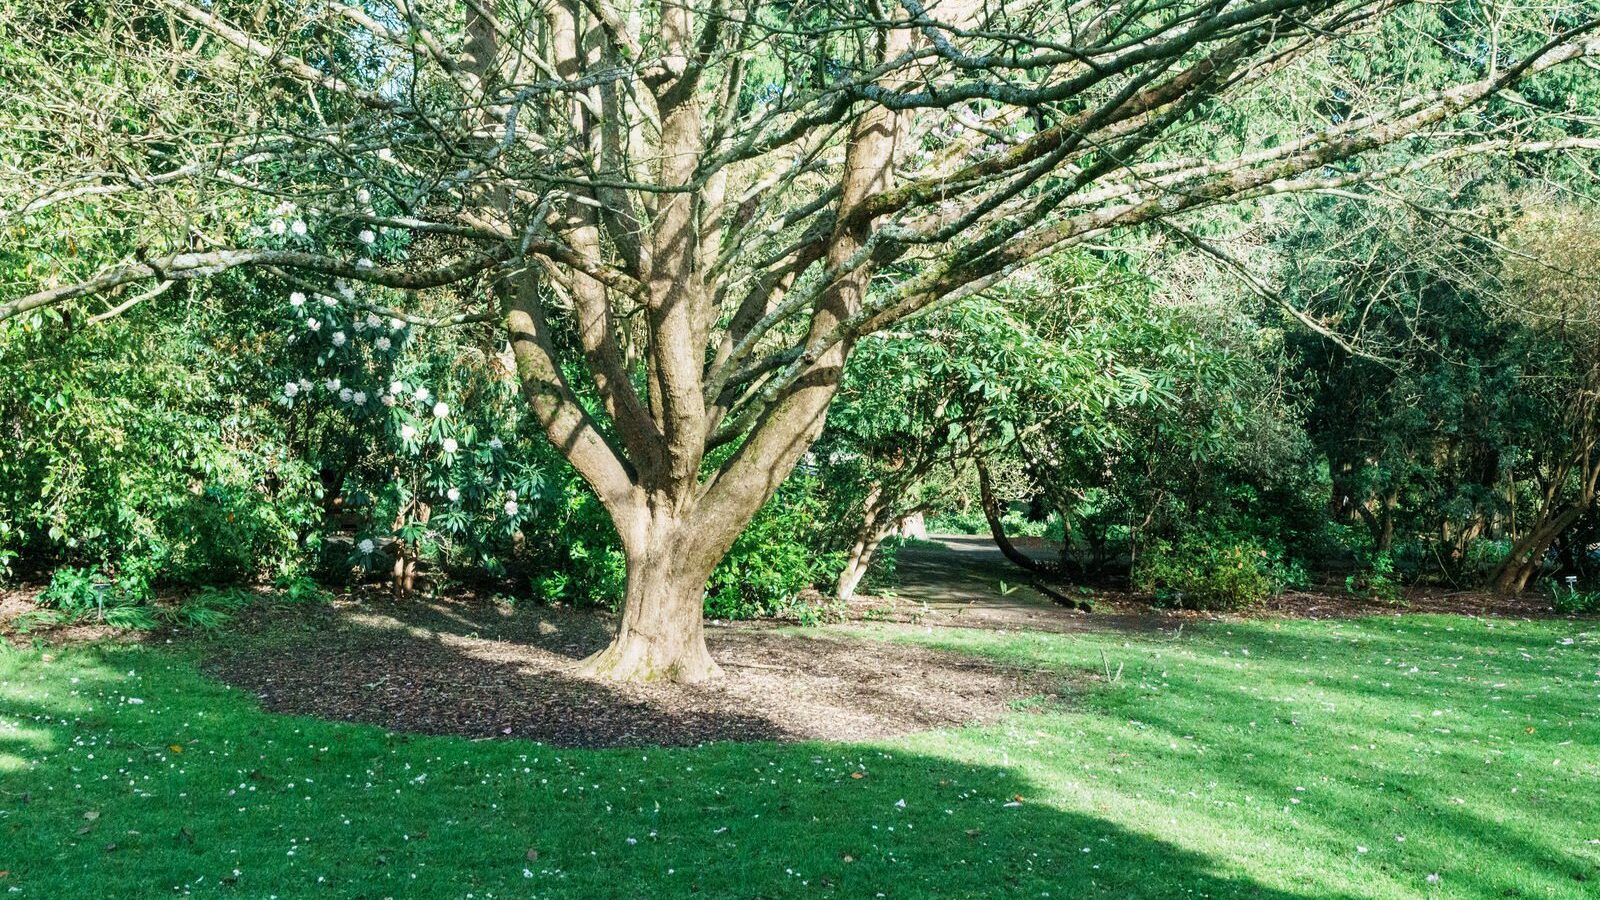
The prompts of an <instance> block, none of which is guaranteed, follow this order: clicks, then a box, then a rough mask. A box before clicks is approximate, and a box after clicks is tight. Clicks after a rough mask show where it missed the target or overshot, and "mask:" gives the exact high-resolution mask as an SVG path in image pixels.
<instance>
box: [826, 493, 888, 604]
mask: <svg viewBox="0 0 1600 900" xmlns="http://www.w3.org/2000/svg"><path fill="white" fill-rule="evenodd" d="M887 512H888V502H887V501H886V499H885V497H884V491H883V487H882V486H881V485H877V484H875V485H873V486H872V489H871V490H870V491H868V493H867V499H866V502H865V503H864V504H863V511H862V517H861V527H859V528H857V529H856V539H855V540H854V541H853V542H852V543H851V544H850V554H849V556H848V557H847V558H846V559H845V563H844V571H842V572H840V573H839V580H838V581H837V582H835V584H834V588H833V594H834V596H836V597H838V598H839V599H840V600H849V599H850V598H852V597H854V596H855V595H856V588H857V587H859V586H860V585H861V579H862V578H863V577H865V576H866V574H867V569H868V567H870V566H871V565H872V554H873V553H875V552H877V549H878V544H880V543H882V541H883V537H884V533H885V531H886V529H885V528H884V526H883V523H884V520H885V519H887V518H888V516H887Z"/></svg>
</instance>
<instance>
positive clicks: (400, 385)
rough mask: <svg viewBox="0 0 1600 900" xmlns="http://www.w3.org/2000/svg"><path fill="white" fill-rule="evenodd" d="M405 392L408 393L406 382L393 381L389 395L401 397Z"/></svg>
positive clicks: (390, 383) (390, 384)
mask: <svg viewBox="0 0 1600 900" xmlns="http://www.w3.org/2000/svg"><path fill="white" fill-rule="evenodd" d="M405 392H406V383H405V382H404V381H391V382H389V393H391V394H394V395H395V396H399V395H400V394H404V393H405Z"/></svg>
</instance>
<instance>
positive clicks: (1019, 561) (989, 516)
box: [973, 459, 1061, 576]
mask: <svg viewBox="0 0 1600 900" xmlns="http://www.w3.org/2000/svg"><path fill="white" fill-rule="evenodd" d="M973 462H974V465H976V466H977V469H978V505H979V506H982V507H983V517H984V519H986V520H987V521H988V522H989V533H990V534H991V535H992V536H993V537H994V545H995V546H996V547H999V548H1000V553H1001V555H1002V556H1004V557H1005V558H1006V559H1009V560H1011V562H1013V563H1015V564H1016V565H1017V566H1019V567H1021V568H1023V569H1026V570H1027V571H1029V572H1035V573H1037V574H1040V575H1051V576H1057V575H1060V574H1061V571H1060V570H1059V569H1057V568H1056V567H1055V566H1051V565H1048V564H1046V563H1042V562H1039V561H1038V560H1036V559H1034V558H1033V557H1031V556H1029V555H1028V554H1026V553H1023V552H1022V551H1021V550H1020V549H1018V548H1017V545H1016V544H1013V543H1011V538H1010V537H1008V536H1006V526H1005V520H1004V516H1005V510H1004V509H1003V508H1002V507H1001V505H1000V500H999V498H998V497H996V496H995V495H994V484H993V482H991V481H990V479H989V467H988V466H987V465H985V464H984V462H983V460H982V459H977V460H974V461H973Z"/></svg>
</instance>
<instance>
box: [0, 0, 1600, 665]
mask: <svg viewBox="0 0 1600 900" xmlns="http://www.w3.org/2000/svg"><path fill="white" fill-rule="evenodd" d="M72 12H73V15H74V18H73V20H72V21H71V22H69V23H68V24H69V28H68V29H67V36H66V37H57V36H56V34H55V32H54V31H53V29H55V28H57V27H58V26H59V25H60V24H61V20H62V15H61V14H60V13H59V12H54V11H44V12H41V11H39V10H37V9H35V8H34V7H33V6H32V5H26V6H24V7H23V8H22V9H21V10H20V11H13V12H12V13H11V14H10V18H9V20H8V22H9V27H10V33H12V34H17V33H20V34H21V35H22V38H23V40H24V41H26V42H28V43H31V44H37V45H39V46H41V47H42V48H43V49H42V50H39V51H35V52H33V53H31V54H29V55H28V56H26V57H25V58H24V61H23V63H22V64H20V65H18V66H15V68H18V69H20V70H21V71H19V72H17V73H16V75H17V77H16V78H15V79H14V83H15V84H16V85H17V86H18V87H19V88H20V91H19V92H18V94H19V95H20V96H21V97H24V98H27V99H26V100H25V101H24V102H21V103H15V104H10V105H9V106H8V108H7V111H6V113H5V119H6V120H5V121H4V122H3V123H0V125H4V126H5V127H6V128H7V129H8V130H10V129H13V128H15V129H18V130H19V131H20V132H21V133H22V134H23V135H24V136H25V137H24V139H23V141H22V142H21V143H22V145H23V149H22V150H21V152H20V153H19V154H18V156H17V157H16V159H14V160H13V161H11V162H8V168H9V169H10V170H11V171H12V172H14V173H15V175H14V177H12V178H10V179H8V180H10V181H11V182H13V183H12V184H11V185H10V186H9V187H8V190H7V193H6V198H7V199H6V201H5V207H4V208H5V212H4V213H3V215H4V221H5V222H6V223H7V224H8V225H10V224H12V223H19V222H20V223H22V224H23V225H26V223H27V222H28V221H30V220H31V217H34V216H40V215H46V216H49V215H61V214H64V212H65V211H67V210H78V209H90V210H95V211H96V212H94V213H92V214H90V213H84V214H85V215H94V216H101V217H104V218H105V219H106V220H108V221H116V222H119V223H120V226H119V227H120V228H122V229H123V233H122V235H121V236H120V240H118V241H116V242H109V243H108V244H107V246H108V247H112V248H123V250H122V252H121V253H119V254H117V255H118V256H120V258H118V259H111V258H96V259H92V260H81V259H65V258H62V257H60V256H57V257H56V258H55V259H56V262H54V263H53V264H52V266H51V267H50V270H49V271H45V272H36V273H34V276H35V277H34V278H33V279H32V281H33V284H32V285H30V286H29V287H28V288H25V289H23V290H21V291H17V292H10V296H9V299H6V300H4V301H0V320H6V319H11V318H15V317H17V316H19V315H27V314H29V313H32V312H36V311H38V310H40V309H43V308H45V307H49V306H54V305H58V304H63V303H66V304H76V303H90V304H91V305H92V304H93V303H95V302H109V303H118V302H126V301H118V300H117V299H115V296H116V295H118V292H119V291H122V290H124V289H133V288H135V287H136V286H145V285H154V286H156V287H160V285H162V284H165V283H168V282H172V283H177V282H183V281H189V280H193V279H196V278H200V277H205V276H213V275H216V274H218V273H221V272H225V271H229V270H233V269H238V268H241V267H252V268H255V269H259V270H262V271H265V272H268V273H271V272H273V271H283V272H287V273H293V275H294V277H296V278H299V279H307V280H314V281H317V282H318V283H319V284H321V285H322V287H321V289H320V291H319V293H320V294H322V295H325V296H332V297H337V296H338V293H339V292H338V291H337V289H336V287H335V286H334V284H333V282H334V281H335V280H336V279H345V280H347V281H350V282H359V283H364V284H367V285H370V286H372V289H373V291H374V292H375V295H376V296H375V300H374V302H379V303H381V305H383V306H385V307H389V308H393V307H396V306H404V305H405V304H407V303H409V302H411V297H412V296H413V295H414V294H415V292H421V291H439V292H441V293H442V294H443V295H445V296H447V297H450V298H452V300H453V301H454V302H456V303H458V304H460V306H461V308H462V312H463V314H472V315H479V314H492V315H494V316H496V317H498V319H499V320H500V321H501V323H502V324H503V327H504V334H505V336H506V339H507V340H508V342H509V344H510V347H511V350H512V351H513V353H514V355H515V359H516V366H517V373H518V377H519V379H520V381H521V384H522V388H523V393H524V396H525V398H526V401H527V403H528V406H529V409H530V411H531V413H532V415H533V416H534V417H535V418H536V419H537V420H538V422H539V423H540V425H541V426H542V428H543V430H544V432H545V434H546V435H547V437H548V438H549V439H550V441H551V442H552V444H553V445H554V446H556V447H557V448H558V449H559V450H560V452H561V453H562V454H563V455H564V456H565V457H566V459H567V460H568V461H569V462H570V463H571V464H572V465H573V467H574V468H576V470H577V471H578V472H579V473H580V474H581V475H582V477H583V478H584V479H585V480H586V481H587V482H588V484H589V485H590V486H591V487H592V488H593V490H594V492H595V495H596V496H597V497H598V498H599V501H600V503H601V504H602V505H603V506H604V507H605V509H606V511H607V513H608V514H609V515H610V517H611V519H612V521H613V522H614V524H615V526H616V529H617V532H618V535H619V537H620V540H621V544H622V550H623V554H624V557H625V560H626V567H627V587H626V596H625V598H624V603H623V609H622V616H621V624H620V628H619V633H618V635H617V639H616V640H615V642H614V643H613V644H612V645H611V646H610V647H608V648H607V649H606V650H604V651H602V652H601V653H599V654H597V655H596V656H595V657H593V658H592V659H591V660H589V661H588V664H587V666H586V668H587V670H588V671H589V672H590V673H592V674H595V675H599V676H604V677H610V678H620V679H638V678H672V679H681V680H696V679H700V678H704V677H708V676H710V675H712V674H715V672H716V666H715V663H714V662H712V660H711V658H710V656H709V654H708V653H707V652H706V650H705V645H704V640H703V633H702V624H701V606H702V603H701V601H702V596H703V593H704V587H705V584H706V580H707V578H708V577H709V576H710V574H711V572H712V570H713V568H714V567H715V565H716V563H717V561H718V560H719V559H720V558H721V557H722V556H723V555H724V554H725V553H726V552H727V550H728V549H729V547H730V546H732V544H733V543H734V541H735V539H736V538H737V536H738V534H739V532H740V530H741V529H742V528H743V527H744V526H745V525H746V523H748V522H749V521H750V520H751V518H752V517H753V516H754V515H755V514H756V512H757V510H758V509H759V508H760V507H761V506H762V505H763V504H764V503H765V502H766V500H767V499H768V498H769V497H771V496H772V494H773V493H774V492H775V491H776V490H777V489H778V487H779V485H780V484H781V482H782V481H783V480H784V477H785V476H786V475H787V473H788V472H789V471H790V470H791V469H792V468H793V467H794V466H795V464H796V463H797V462H798V461H799V460H800V459H801V458H802V457H803V455H804V454H805V452H806V450H807V448H808V446H809V445H810V444H811V442H812V441H813V440H814V439H815V438H816V436H817V435H818V434H819V432H820V431H821V429H822V427H823V422H824V415H825V411H826V409H827V407H828V404H829V402H830V400H831V399H832V397H833V395H834V393H835V391H836V390H837V388H838V385H839V383H840V378H841V373H842V369H843V367H844V364H845V362H846V360H847V358H848V356H849V355H850V353H851V351H852V349H853V348H854V346H855V345H856V343H857V341H858V340H859V339H860V338H861V337H862V336H864V335H866V334H869V333H872V332H875V331H880V330H883V329H885V328H889V327H892V326H895V325H896V324H898V323H900V322H902V321H903V320H905V319H906V318H908V317H910V316H912V315H914V314H916V313H918V312H921V311H923V310H926V309H928V308H930V307H932V306H934V305H936V304H941V303H948V302H954V301H957V300H960V299H962V298H964V297H968V296H972V295H975V294H977V293H979V292H981V291H983V290H985V289H988V288H990V287H992V286H994V285H996V284H998V283H1000V282H1001V281H1003V280H1004V279H1006V278H1007V277H1009V276H1010V275H1011V274H1013V273H1014V272H1016V271H1017V270H1018V269H1019V268H1021V267H1024V266H1026V265H1027V264H1028V263H1029V262H1031V261H1032V260H1035V259H1037V258H1039V257H1042V256H1045V255H1048V254H1052V253H1057V252H1060V251H1063V250H1066V249H1070V248H1072V247H1074V246H1077V245H1079V244H1081V243H1083V242H1084V241H1087V240H1090V239H1093V238H1097V237H1101V236H1104V235H1108V234H1112V233H1116V232H1119V231H1124V230H1126V229H1130V228H1136V227H1138V226H1140V225H1142V224H1145V223H1150V222H1154V221H1156V220H1160V219H1164V218H1172V217H1193V216H1199V215H1204V214H1206V211H1208V210H1211V209H1214V208H1216V207H1218V206H1221V205H1226V204H1235V203H1240V202H1243V201H1247V200H1253V199H1257V198H1261V197H1267V196H1275V195H1281V194H1285V193H1292V192H1297V191H1303V190H1311V189H1331V188H1339V187H1348V186H1349V185H1352V184H1359V183H1362V182H1367V181H1372V180H1379V179H1383V178H1386V177H1393V176H1395V175H1397V174H1402V173H1404V172H1410V171H1415V170H1417V169H1418V168H1422V167H1425V166H1427V165H1429V164H1431V163H1434V162H1438V161H1440V160H1445V159H1450V158H1455V157H1459V156H1461V155H1463V154H1478V153H1497V152H1508V151H1510V150H1511V149H1513V148H1515V149H1517V150H1518V151H1548V150H1559V149H1567V148H1581V147H1590V146H1592V145H1593V143H1594V142H1593V141H1592V140H1590V139H1588V138H1585V137H1579V136H1562V137H1550V138H1543V137H1538V138H1534V137H1529V136H1528V133H1529V132H1528V130H1526V129H1523V128H1522V127H1520V126H1519V125H1518V123H1517V122H1516V121H1515V120H1506V119H1495V120H1487V121H1486V120H1485V119H1484V118H1482V117H1480V116H1478V115H1476V114H1475V112H1474V111H1473V110H1474V108H1475V107H1476V106H1477V105H1478V104H1480V103H1482V102H1483V101H1485V100H1486V99H1488V98H1490V97H1493V96H1495V95H1497V94H1498V93H1499V92H1501V91H1503V90H1504V89H1506V88H1507V87H1508V86H1510V85H1512V84H1514V83H1518V82H1520V81H1523V80H1525V79H1528V78H1531V77H1534V76H1538V75H1541V74H1543V73H1547V72H1550V71H1551V70H1553V69H1555V68H1556V67H1558V66H1560V65H1561V64H1563V63H1568V62H1572V61H1574V60H1581V59H1584V58H1587V57H1591V56H1594V55H1596V54H1597V53H1600V41H1597V40H1596V39H1594V38H1592V37H1590V36H1589V32H1590V31H1591V30H1592V28H1593V26H1594V22H1593V10H1591V9H1588V8H1587V7H1584V6H1582V5H1574V6H1572V7H1558V8H1540V9H1537V10H1528V11H1522V10H1516V9H1508V10H1506V15H1504V16H1497V17H1495V18H1494V19H1493V21H1492V23H1490V25H1489V26H1486V28H1487V31H1484V32H1482V33H1479V34H1476V35H1475V36H1473V37H1472V40H1473V41H1475V42H1476V43H1473V44H1472V45H1471V46H1473V47H1474V49H1473V50H1472V51H1471V52H1469V53H1468V54H1467V56H1468V57H1469V59H1470V62H1466V63H1464V64H1463V65H1462V66H1461V67H1460V71H1459V72H1454V71H1453V72H1447V73H1428V74H1429V75H1430V76H1435V77H1430V78H1421V79H1418V78H1414V79H1411V80H1408V81H1405V82H1400V81H1386V82H1383V83H1380V84H1379V85H1378V86H1377V87H1376V88H1374V87H1371V86H1370V85H1369V82H1368V79H1367V75H1368V74H1369V71H1368V70H1369V69H1370V68H1371V66H1370V65H1369V64H1368V59H1369V58H1370V57H1371V56H1373V55H1376V56H1380V57H1381V56H1383V55H1384V54H1386V53H1392V52H1393V46H1392V44H1390V43H1389V42H1391V41H1394V40H1404V41H1408V42H1409V41H1411V40H1412V35H1411V33H1410V32H1409V30H1408V29H1409V28H1410V27H1414V26H1415V25H1416V24H1417V23H1418V22H1419V21H1425V20H1426V19H1427V16H1428V15H1429V14H1430V13H1429V12H1428V11H1425V10H1424V11H1420V12H1419V11H1416V10H1411V9H1408V8H1407V7H1406V6H1405V5H1403V4H1402V5H1398V6H1397V5H1394V4H1389V3H1372V2H1364V0H1261V2H1255V3H1246V4H1243V5H1236V6H1235V5H1230V6H1222V7H1219V6H1216V5H1214V4H1178V5H1162V6H1157V7H1153V8H1147V7H1135V8H1123V7H1096V6H1082V5H1068V6H1065V7H1063V6H1061V5H1059V4H1050V3H1024V4H1017V5H1010V6H1001V7H990V6H987V5H979V4H965V3H952V4H948V5H944V6H941V7H939V8H934V9H930V8H926V7H924V6H923V5H921V4H919V3H917V2H914V0H902V2H901V3H900V4H899V5H897V6H890V5H886V6H878V5H873V4H835V3H826V2H823V3H786V4H776V5H773V4H735V3H718V2H706V3H696V4H676V3H674V4H659V3H653V2H639V3H613V2H609V0H591V2H584V3H581V4H565V3H551V4H532V3H521V2H516V0H500V2H492V3H491V2H483V0H476V2H466V3H461V2H454V0H449V2H447V0H408V2H404V3H393V2H387V0H384V2H378V0H374V2H356V0H350V2H335V0H328V2H319V3H312V4H301V3H289V2H273V3H267V4H260V3H243V2H216V3H212V4H206V5H201V4H197V3H193V2H190V0H116V2H106V3H103V4H92V5H85V6H84V8H82V9H77V10H73V11H72ZM1397 15H1401V16H1410V15H1414V16H1416V18H1408V19H1405V20H1404V21H1402V22H1399V23H1396V22H1395V19H1394V17H1395V16H1397ZM1470 25H1471V23H1470V22H1467V21H1464V20H1463V21H1454V22H1452V23H1451V28H1452V29H1453V30H1454V31H1455V32H1457V33H1465V34H1468V35H1473V34H1474V33H1473V32H1472V30H1471V28H1470ZM12 40H15V38H12ZM86 47H87V48H90V52H91V53H93V54H95V55H97V56H99V57H100V58H103V59H105V60H107V61H108V62H107V63H106V65H107V66H108V67H109V70H110V71H109V72H108V77H109V78H110V79H111V80H113V81H118V82H126V83H137V84H138V85H139V87H138V89H137V90H129V91H127V92H125V93H124V94H121V95H119V103H118V104H112V105H110V106H109V107H108V105H107V104H106V103H105V97H104V96H103V95H101V94H100V93H99V92H98V91H96V90H94V89H92V87H89V86H85V85H82V84H78V83H73V82H68V81H65V80H63V79H61V78H60V77H59V75H58V73H57V69H56V66H55V63H56V62H57V61H58V60H59V59H64V58H67V57H70V56H73V55H75V54H78V53H82V52H83V51H84V50H85V48H86ZM1352 50H1353V51H1354V52H1352ZM1298 67H1311V68H1312V69H1314V70H1316V72H1317V74H1318V76H1319V79H1320V80H1321V82H1322V85H1323V86H1322V87H1321V88H1319V89H1318V91H1317V92H1316V93H1315V95H1308V94H1306V93H1302V92H1296V91H1284V90H1283V87H1284V86H1285V84H1293V85H1296V86H1301V85H1303V84H1304V82H1302V81H1300V80H1298V79H1297V78H1296V77H1295V75H1296V70H1297V68H1298ZM8 74H9V73H8ZM1458 75H1459V77H1457V76H1458ZM1284 79H1287V81H1285V80H1284ZM1330 97H1331V102H1332V105H1333V106H1334V107H1336V108H1335V109H1333V110H1331V111H1330V109H1329V104H1330ZM185 98H186V99H187V100H188V101H189V102H190V103H189V105H187V106H185V107H183V109H182V114H181V115H177V116H174V115H171V114H170V111H171V110H172V108H173V107H174V105H175V103H178V102H181V101H182V100H184V99H185ZM291 99H292V100H293V101H294V102H287V101H289V100H291ZM1234 115H1238V116H1241V117H1248V118H1249V120H1253V121H1258V122H1262V123H1270V125H1266V126H1265V127H1255V128H1252V127H1244V128H1237V127H1232V126H1231V125H1229V124H1226V123H1227V120H1228V119H1229V117H1230V116H1234ZM131 122H137V123H138V127H137V128H132V127H130V123H131ZM36 135H43V136H44V137H43V138H40V139H35V138H34V137H33V136H36ZM1241 138H1242V139H1241ZM1402 141H1404V142H1405V144H1406V153H1405V154H1404V156H1403V157H1396V156H1394V155H1392V154H1385V153H1384V152H1383V151H1384V149H1385V148H1389V147H1392V146H1394V145H1395V144H1396V143H1397V142H1402ZM63 145H66V146H70V147H71V148H72V150H73V152H71V153H67V154H62V153H60V152H58V148H59V147H61V146H63ZM285 200H287V201H289V202H293V203H294V204H295V205H296V207H297V208H299V209H302V210H305V212H306V218H304V219H301V220H298V221H300V222H302V223H303V225H302V226H294V225H293V224H292V223H291V226H290V230H289V231H288V232H287V233H285V234H282V235H279V234H274V233H272V232H270V231H267V232H263V233H262V234H260V235H257V234H256V233H254V232H253V231H251V230H250V229H248V228H244V227H240V225H239V224H238V223H240V222H241V221H242V220H248V221H255V222H257V223H258V224H259V223H268V222H269V221H270V220H269V218H268V215H267V211H268V210H270V209H271V208H274V207H276V206H277V205H278V204H280V203H282V202H285ZM75 214H76V213H75ZM267 227H269V228H270V224H269V225H267ZM381 228H388V229H393V230H395V231H396V232H397V234H396V236H395V237H394V238H393V239H392V240H390V241H386V242H384V243H382V244H380V245H378V246H374V247H372V248H371V249H370V250H367V251H362V250H358V249H355V248H351V247H350V244H349V241H350V238H351V236H353V235H359V234H360V233H361V232H363V231H365V230H371V229H381ZM286 288H287V285H285V289H286ZM96 297H111V298H112V299H110V300H109V301H96V300H94V299H93V298H96ZM719 451H721V452H719Z"/></svg>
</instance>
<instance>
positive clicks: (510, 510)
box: [506, 500, 517, 516]
mask: <svg viewBox="0 0 1600 900" xmlns="http://www.w3.org/2000/svg"><path fill="white" fill-rule="evenodd" d="M516 514H517V501H515V500H507V501H506V515H508V516H514V515H516Z"/></svg>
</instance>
